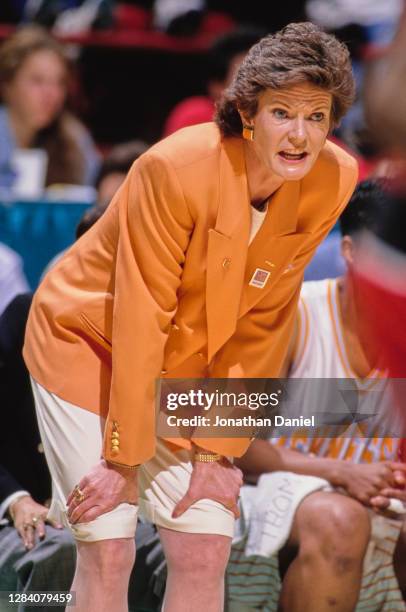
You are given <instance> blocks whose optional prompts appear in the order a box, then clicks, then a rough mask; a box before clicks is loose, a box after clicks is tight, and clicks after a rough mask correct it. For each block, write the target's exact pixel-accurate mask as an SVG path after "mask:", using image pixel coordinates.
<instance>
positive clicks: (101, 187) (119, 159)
mask: <svg viewBox="0 0 406 612" xmlns="http://www.w3.org/2000/svg"><path fill="white" fill-rule="evenodd" d="M147 149H148V145H147V144H146V143H145V142H143V141H142V140H133V141H131V142H125V143H122V144H119V145H116V146H115V147H113V148H112V149H111V151H110V153H109V154H108V155H107V157H106V158H105V160H104V161H103V163H102V165H101V167H100V171H99V174H98V176H97V179H96V188H97V202H98V204H99V205H102V206H107V204H108V203H109V202H110V200H111V199H112V197H113V196H114V194H115V193H116V191H117V189H118V188H119V187H120V185H121V183H122V182H123V181H124V179H125V177H126V176H127V173H128V171H129V169H130V168H131V166H132V164H133V163H134V162H135V160H136V159H138V158H139V157H140V155H142V154H143V153H145V151H146V150H147Z"/></svg>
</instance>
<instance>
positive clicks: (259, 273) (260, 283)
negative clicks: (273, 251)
mask: <svg viewBox="0 0 406 612" xmlns="http://www.w3.org/2000/svg"><path fill="white" fill-rule="evenodd" d="M270 276H271V273H270V272H268V270H263V269H262V268H257V269H256V270H255V272H254V274H253V275H252V278H251V280H250V282H249V283H248V284H249V285H251V287H258V289H263V288H264V287H265V285H266V283H267V282H268V278H269V277H270Z"/></svg>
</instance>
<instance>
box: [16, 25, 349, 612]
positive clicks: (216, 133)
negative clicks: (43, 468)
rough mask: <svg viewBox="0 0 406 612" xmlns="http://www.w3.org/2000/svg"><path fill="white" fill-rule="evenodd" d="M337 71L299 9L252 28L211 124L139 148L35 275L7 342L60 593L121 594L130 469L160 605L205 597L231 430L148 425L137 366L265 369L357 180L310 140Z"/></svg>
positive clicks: (228, 481)
mask: <svg viewBox="0 0 406 612" xmlns="http://www.w3.org/2000/svg"><path fill="white" fill-rule="evenodd" d="M353 89H354V84H353V78H352V74H351V67H350V61H349V56H348V52H347V49H346V48H345V47H344V46H343V45H341V44H340V43H339V42H338V41H337V40H336V39H335V38H334V37H332V36H330V35H327V34H325V33H323V32H321V31H320V30H319V29H318V28H317V27H316V26H314V25H312V24H292V25H290V26H288V27H287V28H285V29H284V30H282V31H281V32H279V33H277V34H275V35H273V36H267V37H265V38H264V39H263V40H262V41H260V42H259V43H258V44H257V45H255V46H254V47H253V48H252V49H251V51H250V52H249V53H248V55H247V57H246V59H245V61H244V62H243V64H242V65H241V67H240V69H239V71H238V72H237V75H236V77H235V80H234V82H233V83H232V85H231V86H230V88H229V89H228V90H226V92H225V94H224V97H223V99H222V101H221V102H220V104H219V107H218V109H217V116H216V121H215V123H212V124H204V125H201V126H196V127H191V128H186V129H185V130H182V131H180V132H178V133H176V134H174V135H172V136H170V137H169V138H167V139H166V140H164V141H162V142H160V143H158V144H157V145H155V146H154V147H152V148H151V149H150V150H149V151H148V152H147V153H146V154H144V155H143V156H141V158H140V159H139V160H137V162H136V163H135V164H134V166H133V167H132V169H131V171H130V173H129V175H128V177H127V179H126V181H125V183H124V184H123V186H122V187H121V188H120V190H119V191H118V193H117V194H116V196H115V197H114V198H113V201H112V202H111V204H110V206H109V207H108V209H107V211H106V213H105V214H104V216H103V217H102V218H101V220H100V221H99V222H98V223H96V225H95V226H94V227H93V228H92V229H91V230H90V231H89V232H88V233H87V234H85V235H84V236H83V237H82V238H81V239H80V240H79V241H78V242H77V243H76V244H75V245H74V246H73V247H72V248H71V249H70V250H69V251H68V252H67V253H66V255H65V256H64V257H63V259H62V260H61V261H59V262H58V263H57V264H56V266H55V268H54V269H53V270H52V271H51V272H50V273H49V274H48V275H47V276H46V277H45V279H44V281H43V283H42V284H41V286H40V288H39V290H38V291H37V293H36V296H35V298H34V303H33V307H32V310H31V313H30V317H29V322H28V327H27V335H26V344H25V351H24V354H25V359H26V362H27V365H28V367H29V370H30V372H31V375H32V379H33V389H34V395H35V398H36V404H37V413H38V419H39V424H40V428H41V433H42V438H43V443H44V448H45V452H46V454H47V458H48V461H49V464H50V469H51V473H52V477H53V482H54V495H53V503H52V507H51V515H57V516H58V512H59V518H62V520H65V524H66V525H68V526H69V527H70V528H71V529H72V530H73V532H74V535H75V537H76V539H77V545H78V564H77V571H76V574H75V579H74V583H73V585H72V589H73V590H75V591H76V595H77V608H76V609H77V610H86V612H89V611H93V610H98V611H99V612H100V610H109V609H111V608H114V609H115V610H120V611H121V610H125V609H126V587H127V585H128V579H129V574H130V571H131V565H132V561H133V559H134V548H133V540H132V535H133V533H134V529H135V522H136V511H137V505H136V504H137V495H136V474H137V473H138V474H139V480H140V500H139V503H140V507H141V509H142V510H143V512H144V514H146V516H147V517H148V518H149V519H151V520H153V521H155V522H156V524H157V525H158V526H159V529H160V535H161V538H162V542H163V546H164V549H165V553H166V556H167V560H168V567H169V574H168V583H167V591H166V595H165V610H166V612H172V611H176V612H179V611H182V610H192V609H193V610H194V612H198V611H200V610H205V612H212V611H213V612H214V611H218V610H220V609H221V605H222V604H221V601H222V593H223V586H222V585H223V583H222V581H223V575H224V568H225V565H226V562H227V558H228V554H229V547H230V542H231V536H232V533H233V520H234V516H235V515H236V514H237V513H238V510H237V507H236V500H237V496H238V491H239V486H240V484H241V475H240V473H239V471H238V470H237V469H236V468H234V467H233V465H232V463H230V461H229V460H228V459H225V456H228V457H230V456H231V457H232V456H239V455H241V454H242V453H243V452H244V451H245V449H246V448H247V446H248V444H249V440H247V439H244V438H231V437H230V438H229V439H219V438H215V437H213V438H211V437H210V431H208V433H207V438H203V437H199V436H201V434H202V432H201V431H200V432H196V436H195V437H194V438H192V440H182V439H181V438H180V437H178V438H175V437H172V439H171V440H167V441H162V440H159V439H158V440H156V436H155V431H154V422H155V408H154V399H155V382H156V380H157V379H159V378H160V377H161V376H164V377H170V378H189V377H193V378H204V377H214V378H228V377H255V378H258V377H268V376H278V373H279V369H280V367H281V364H282V362H283V358H284V355H285V352H286V347H287V345H288V341H289V337H290V334H291V331H292V325H293V323H294V319H295V311H296V306H297V299H298V296H299V291H300V285H301V282H302V277H303V270H304V268H305V266H306V264H307V263H308V262H309V260H310V259H311V257H312V254H313V252H314V250H315V248H316V247H317V245H318V244H319V243H320V241H321V240H322V239H323V237H324V236H325V235H326V234H327V233H328V231H329V230H330V229H331V227H332V226H333V224H334V222H335V220H336V219H337V217H338V216H339V214H340V212H341V211H342V209H343V207H344V206H345V205H346V203H347V201H348V199H349V197H350V196H351V193H352V191H353V188H354V186H355V183H356V175H357V171H356V163H355V161H354V160H353V159H352V158H351V157H350V156H349V155H348V154H347V153H345V152H344V151H342V150H341V149H339V148H338V147H337V146H335V145H333V144H332V143H329V142H328V141H326V138H327V136H328V133H329V131H330V130H331V129H332V127H334V126H335V125H336V124H337V122H338V121H339V120H340V118H341V117H342V115H343V114H344V113H345V111H346V110H347V109H348V107H349V105H350V104H351V101H352V97H353ZM140 464H142V465H141V467H140V468H139V469H136V468H137V466H139V465H140ZM74 485H76V486H75V488H73V487H74ZM72 489H73V490H72ZM66 506H67V507H68V508H67V512H66Z"/></svg>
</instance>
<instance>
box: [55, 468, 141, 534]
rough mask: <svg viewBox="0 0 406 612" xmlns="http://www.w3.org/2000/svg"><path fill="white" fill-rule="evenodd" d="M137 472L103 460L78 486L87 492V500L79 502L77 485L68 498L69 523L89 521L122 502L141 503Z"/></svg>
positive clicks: (85, 496)
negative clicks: (139, 500) (76, 491)
mask: <svg viewBox="0 0 406 612" xmlns="http://www.w3.org/2000/svg"><path fill="white" fill-rule="evenodd" d="M137 472H138V470H133V469H126V468H125V467H120V466H116V465H112V464H111V463H108V462H106V461H105V460H104V459H102V460H101V461H100V463H98V464H97V465H95V466H94V467H93V468H92V469H91V471H90V472H89V473H88V474H86V476H84V477H83V478H82V479H81V480H80V482H78V483H77V485H76V486H77V487H79V489H80V491H81V492H82V493H83V495H84V499H83V501H78V499H77V495H76V493H75V489H76V487H75V488H74V489H73V491H72V492H71V493H70V494H69V497H68V499H67V501H66V505H67V506H68V513H67V514H68V519H69V522H70V523H71V524H75V523H88V522H90V521H94V519H96V518H97V517H98V516H100V515H101V514H105V513H106V512H109V511H110V510H113V509H114V508H116V507H117V506H118V505H119V504H122V503H128V504H137V501H138V491H137Z"/></svg>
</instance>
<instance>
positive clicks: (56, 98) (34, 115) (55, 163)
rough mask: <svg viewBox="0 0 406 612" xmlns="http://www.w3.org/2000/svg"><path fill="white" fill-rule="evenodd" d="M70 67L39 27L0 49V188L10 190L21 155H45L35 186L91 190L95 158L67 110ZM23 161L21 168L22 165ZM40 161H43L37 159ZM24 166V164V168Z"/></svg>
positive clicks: (84, 134)
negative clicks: (36, 151)
mask: <svg viewBox="0 0 406 612" xmlns="http://www.w3.org/2000/svg"><path fill="white" fill-rule="evenodd" d="M68 78H69V65H68V61H67V58H66V55H65V53H64V50H63V48H62V47H61V45H60V44H59V43H58V42H57V41H56V40H55V39H54V38H52V37H51V36H50V35H49V34H48V33H47V32H46V31H45V30H43V29H42V28H40V27H39V26H26V27H22V28H20V29H18V30H17V31H16V32H15V33H14V34H13V35H12V36H10V37H9V38H8V39H6V40H5V41H4V42H3V44H2V46H1V47H0V96H1V100H2V106H0V188H2V189H3V190H12V189H13V186H14V185H15V184H16V180H17V178H18V168H19V161H18V156H19V155H20V154H21V152H24V153H25V155H26V154H27V152H30V151H32V149H40V150H42V151H43V152H45V158H44V160H45V161H44V164H42V166H43V169H39V170H38V174H39V175H41V174H42V173H44V177H41V176H40V178H38V182H42V183H43V184H44V185H47V186H48V185H52V184H56V183H65V184H76V185H91V184H93V182H94V180H95V178H96V172H97V169H98V166H99V155H98V153H97V152H96V149H95V147H94V144H93V142H92V139H91V137H90V134H89V133H88V131H87V130H86V129H85V127H84V126H83V125H82V124H81V123H80V122H79V121H78V120H77V119H76V118H75V117H74V116H73V115H72V114H70V113H69V112H68V111H66V110H65V102H66V97H67V88H68ZM24 159H25V157H22V161H21V164H24ZM41 159H42V158H41ZM25 163H26V162H25Z"/></svg>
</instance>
